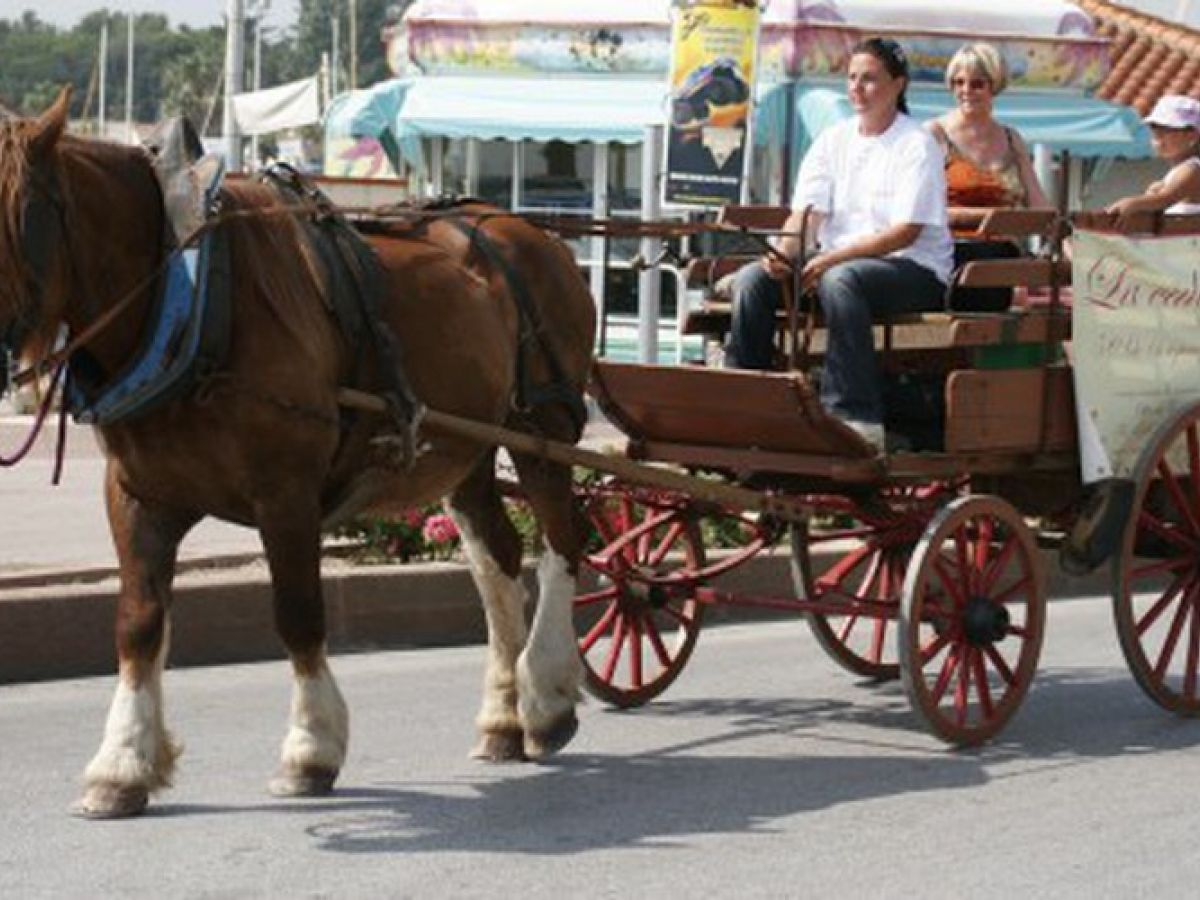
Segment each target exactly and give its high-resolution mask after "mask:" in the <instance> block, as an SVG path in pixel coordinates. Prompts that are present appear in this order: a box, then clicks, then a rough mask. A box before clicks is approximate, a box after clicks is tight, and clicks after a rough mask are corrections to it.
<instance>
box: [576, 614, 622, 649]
mask: <svg viewBox="0 0 1200 900" xmlns="http://www.w3.org/2000/svg"><path fill="white" fill-rule="evenodd" d="M617 609H618V607H617V604H615V603H614V604H612V605H611V606H610V607H609V608H608V609H606V610H605V611H604V614H603V615H602V616H600V618H599V619H598V620H597V621H596V624H595V625H593V626H592V627H591V628H590V629H589V630H588V633H587V634H585V635H584V636H583V637H582V638H581V639H580V641H579V650H580V652H582V653H588V652H589V651H590V650H591V649H592V648H593V647H594V646H596V641H598V640H600V636H601V635H602V634H604V632H606V631H608V629H609V626H611V625H612V623H613V620H614V619H616V618H617Z"/></svg>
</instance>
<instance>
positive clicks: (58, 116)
mask: <svg viewBox="0 0 1200 900" xmlns="http://www.w3.org/2000/svg"><path fill="white" fill-rule="evenodd" d="M70 101H71V89H70V88H69V87H67V88H64V89H63V90H62V91H61V92H60V93H59V95H58V98H57V99H56V100H55V101H54V103H53V104H51V106H50V108H49V109H47V110H46V111H45V112H44V113H42V115H40V116H38V117H37V118H34V119H23V118H17V117H8V118H5V119H3V120H0V342H3V343H5V344H7V345H8V347H9V348H11V350H12V351H13V352H14V353H20V352H21V351H22V350H28V349H30V347H29V345H31V344H32V345H39V346H40V345H45V344H47V343H49V342H50V341H52V340H53V337H54V335H53V332H54V330H55V326H56V324H57V322H58V321H59V320H60V318H61V315H62V310H61V307H59V308H55V306H56V304H61V292H58V291H53V290H51V283H52V281H53V279H54V276H55V269H56V266H57V262H58V260H57V256H58V254H59V253H60V252H61V248H62V246H63V245H64V241H63V240H62V238H63V234H62V228H63V224H64V223H63V215H62V212H63V199H62V189H61V181H60V178H59V175H58V173H57V162H56V150H57V147H58V144H59V141H60V140H61V138H62V136H63V133H64V131H65V129H66V123H67V113H68V110H69V108H70ZM56 295H57V296H56Z"/></svg>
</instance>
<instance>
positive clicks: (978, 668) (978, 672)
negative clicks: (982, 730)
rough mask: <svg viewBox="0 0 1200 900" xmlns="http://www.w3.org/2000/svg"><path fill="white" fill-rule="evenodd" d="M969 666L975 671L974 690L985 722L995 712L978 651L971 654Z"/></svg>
mask: <svg viewBox="0 0 1200 900" xmlns="http://www.w3.org/2000/svg"><path fill="white" fill-rule="evenodd" d="M971 666H972V668H973V669H974V671H975V690H976V692H977V693H978V694H979V707H980V709H982V710H983V718H984V720H985V721H986V720H988V719H990V718H991V717H992V716H993V715H995V714H996V710H995V707H994V706H992V690H991V688H990V687H988V678H987V669H986V665H985V663H984V660H983V654H982V653H981V652H980V651H979V650H976V651H975V652H974V653H972V654H971Z"/></svg>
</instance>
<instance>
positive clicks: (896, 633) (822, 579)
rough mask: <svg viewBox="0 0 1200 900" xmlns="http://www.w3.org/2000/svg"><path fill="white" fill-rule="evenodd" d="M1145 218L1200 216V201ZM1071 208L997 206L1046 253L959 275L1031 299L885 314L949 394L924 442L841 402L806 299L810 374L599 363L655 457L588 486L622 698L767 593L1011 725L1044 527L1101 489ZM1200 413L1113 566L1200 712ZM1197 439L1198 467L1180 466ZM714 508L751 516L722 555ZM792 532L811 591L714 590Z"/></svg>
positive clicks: (787, 328)
mask: <svg viewBox="0 0 1200 900" xmlns="http://www.w3.org/2000/svg"><path fill="white" fill-rule="evenodd" d="M735 215H736V214H735ZM767 215H768V216H770V215H774V219H773V220H772V219H768V221H767V222H766V223H764V221H763V218H762V216H763V213H762V211H757V212H755V213H753V214H752V215H750V216H747V217H746V218H744V219H740V220H739V219H737V218H733V219H729V218H727V225H732V226H733V227H740V228H750V227H751V226H761V225H763V224H766V225H767V226H768V228H769V229H771V228H774V229H777V228H778V227H779V213H778V211H774V212H773V213H772V212H768V213H767ZM1089 223H1090V224H1092V225H1096V224H1101V225H1104V224H1106V223H1105V221H1104V219H1103V217H1100V218H1097V217H1092V218H1091V219H1090V220H1089ZM1107 224H1111V223H1107ZM1134 224H1135V225H1142V226H1145V227H1146V228H1153V229H1155V230H1156V231H1157V232H1158V233H1163V232H1164V231H1169V232H1174V233H1178V232H1180V231H1181V230H1182V231H1187V230H1188V229H1190V230H1191V232H1200V221H1190V222H1184V221H1174V222H1168V223H1165V224H1164V222H1163V221H1162V220H1161V218H1160V220H1159V221H1147V222H1145V223H1134ZM1065 226H1066V223H1065V222H1064V221H1063V220H1062V219H1061V218H1060V217H1059V216H1058V215H1056V214H1055V213H1054V212H1053V211H1049V210H1044V211H1043V210H1022V211H1014V210H1004V211H995V212H993V213H992V214H990V215H989V216H987V217H986V218H985V219H984V221H983V222H982V223H981V225H980V228H979V235H980V236H981V237H989V238H991V237H996V236H1000V235H1003V236H1005V237H1012V238H1016V239H1018V240H1022V241H1024V240H1026V239H1028V238H1031V237H1032V238H1033V239H1034V242H1035V243H1036V246H1037V252H1036V253H1034V254H1033V255H1029V256H1025V257H1023V258H1020V259H1009V260H989V261H983V262H972V263H969V264H967V265H966V266H964V267H963V268H961V269H960V270H959V271H958V272H957V273H956V283H957V284H960V285H962V286H963V287H1004V288H1011V289H1012V290H1013V293H1014V298H1015V299H1014V303H1013V305H1012V306H1011V307H1010V308H1009V309H1006V310H1004V311H1001V312H993V313H964V312H956V311H953V310H947V311H946V312H939V313H931V314H923V315H919V316H905V317H903V318H899V319H896V320H894V321H890V322H885V323H880V325H879V327H878V329H877V330H878V349H879V351H880V353H881V354H882V368H883V369H884V371H885V372H886V373H888V376H889V377H894V378H900V379H903V378H904V377H905V376H906V375H908V376H910V377H912V378H918V377H925V378H926V380H925V382H924V384H925V385H926V386H928V385H930V384H932V385H934V386H935V389H936V390H937V391H940V392H941V398H940V399H941V400H942V402H943V404H944V406H943V407H942V408H943V409H944V413H943V414H942V415H941V416H940V417H938V418H936V421H935V422H934V427H933V428H932V437H931V429H930V423H929V422H924V423H922V425H923V429H922V430H921V440H922V441H923V444H922V445H920V446H917V447H916V448H910V449H900V448H896V449H889V451H888V452H885V453H882V454H880V453H877V452H876V451H875V449H874V448H873V447H872V446H870V445H869V444H867V443H866V442H865V441H863V440H862V439H861V438H860V437H859V436H858V435H857V434H856V433H855V432H853V431H852V430H850V429H849V428H847V427H846V426H845V425H843V424H842V423H841V422H839V421H838V420H836V419H834V418H832V417H830V416H829V415H827V414H826V413H825V412H824V410H823V409H822V407H821V405H820V403H819V402H818V400H817V397H816V394H815V391H814V388H813V385H812V380H811V377H810V373H809V371H808V369H807V368H806V366H811V365H812V364H813V362H814V361H819V359H820V351H821V333H820V323H819V322H814V321H813V320H812V319H811V317H808V316H806V314H805V312H804V310H803V309H802V308H800V304H792V305H791V308H790V310H789V311H786V312H784V313H781V315H780V336H781V337H780V341H781V343H780V349H781V352H782V354H783V355H784V356H786V357H787V358H789V359H790V361H791V363H792V365H793V367H794V368H793V369H792V370H790V371H780V372H777V373H757V372H755V373H751V372H740V371H731V370H722V369H712V368H704V367H687V366H684V367H663V366H646V365H632V364H621V363H615V362H607V361H604V360H599V361H597V363H596V366H595V371H594V376H593V379H592V393H593V394H594V396H595V397H596V399H597V400H598V402H599V404H600V406H601V407H602V409H603V410H604V411H605V412H606V414H607V415H608V417H609V418H610V419H611V421H613V422H614V423H615V424H616V425H617V426H618V427H619V428H620V429H621V430H622V431H623V432H624V434H625V435H626V437H627V438H628V440H627V445H626V454H627V456H628V457H629V458H631V459H634V460H637V461H639V462H641V463H643V464H648V465H643V466H642V471H641V472H633V473H626V474H622V475H619V476H617V477H615V478H613V479H611V480H602V481H601V482H600V483H598V484H593V485H591V486H589V487H587V488H584V489H583V491H582V493H583V495H584V500H585V502H586V509H587V511H588V514H589V516H590V518H591V520H592V522H593V524H594V526H595V529H596V532H597V534H598V535H599V539H598V543H597V545H596V546H595V547H593V549H592V552H591V553H590V554H589V555H588V557H587V561H588V563H589V566H590V568H591V570H592V572H593V575H594V576H595V577H593V578H592V579H591V581H590V582H588V583H586V584H585V586H584V587H583V588H582V589H581V594H580V595H579V597H578V598H577V600H576V618H577V632H578V635H579V644H580V650H581V653H582V656H583V659H584V661H585V666H586V671H587V675H588V683H589V685H590V687H591V689H592V691H593V692H594V693H596V694H597V695H599V696H600V697H602V698H604V699H605V700H607V701H609V702H611V703H614V704H617V705H621V706H634V705H638V704H641V703H644V702H646V701H648V700H649V699H651V698H653V697H655V696H657V695H658V694H659V693H661V692H662V691H663V690H664V689H665V688H666V687H667V686H668V685H669V684H670V683H671V682H672V681H673V680H674V679H675V677H676V676H677V675H678V674H679V672H680V671H681V669H682V667H683V666H684V664H685V663H686V661H687V659H688V657H689V655H690V654H691V651H692V649H693V647H694V646H695V643H696V640H697V637H698V635H699V632H700V629H701V626H702V622H703V619H704V612H705V609H706V607H708V606H710V605H712V604H717V603H730V604H737V605H759V606H766V607H770V608H773V609H788V610H794V611H796V612H798V613H801V614H803V615H804V616H805V618H806V619H807V621H808V622H809V624H810V626H811V628H812V631H813V633H814V635H815V636H816V638H817V640H818V642H819V643H820V644H821V646H822V647H823V648H824V649H825V650H826V651H827V652H828V653H829V654H830V655H831V656H832V657H833V658H834V659H835V660H837V661H838V662H839V663H841V664H842V665H843V666H845V667H846V668H847V669H849V670H851V671H852V672H854V673H856V674H858V675H861V676H866V677H868V678H871V679H881V680H882V679H891V678H896V677H900V678H902V679H903V681H904V684H905V687H906V689H907V692H908V694H909V697H910V699H911V701H912V703H913V706H914V708H915V709H916V711H917V712H918V714H919V715H920V717H921V718H922V719H923V720H924V722H925V723H926V724H927V726H928V727H929V728H930V729H931V730H932V731H933V732H934V733H935V734H936V735H938V736H939V737H941V738H943V739H944V740H946V741H948V742H950V743H952V744H959V745H970V744H975V743H979V742H981V741H984V740H986V739H988V738H989V737H991V736H993V735H995V734H996V733H997V732H998V731H999V730H1000V729H1001V728H1002V727H1003V726H1004V725H1005V723H1006V722H1007V721H1008V719H1009V718H1010V717H1011V716H1012V715H1013V714H1014V713H1015V711H1016V709H1017V708H1018V707H1019V705H1020V703H1021V700H1022V698H1023V697H1024V695H1025V693H1026V692H1027V690H1028V688H1029V685H1030V683H1031V681H1032V678H1033V675H1034V671H1035V669H1036V665H1037V660H1038V656H1039V653H1040V648H1041V644H1042V638H1043V633H1044V624H1045V618H1046V614H1045V603H1046V597H1045V588H1044V577H1043V572H1042V571H1041V569H1042V559H1043V554H1042V553H1041V552H1039V547H1040V546H1044V545H1045V544H1046V543H1047V542H1048V541H1053V540H1055V539H1060V538H1061V535H1062V532H1063V530H1064V529H1067V528H1069V527H1070V526H1071V525H1072V524H1073V522H1074V521H1075V520H1076V518H1077V516H1078V514H1079V507H1080V501H1081V498H1082V497H1083V492H1082V484H1081V479H1080V469H1079V451H1078V448H1077V446H1076V442H1077V437H1076V431H1077V430H1076V421H1075V415H1076V413H1075V399H1074V391H1073V380H1072V367H1071V363H1070V359H1069V355H1068V354H1069V349H1068V350H1066V351H1064V346H1066V347H1068V348H1069V344H1066V345H1065V344H1064V342H1069V340H1070V337H1071V310H1070V265H1069V263H1068V262H1066V261H1065V260H1064V257H1063V252H1062V247H1063V244H1062V236H1063V234H1064V232H1065V230H1066V227H1065ZM722 267H724V268H725V269H727V268H728V267H729V264H728V263H727V262H726V261H724V260H712V259H710V260H705V261H703V262H701V263H700V264H698V265H697V266H695V267H694V269H695V270H696V271H699V272H700V273H701V277H703V278H705V279H708V280H709V282H710V283H711V282H714V281H715V280H716V279H715V277H713V276H714V275H716V276H719V275H720V274H722V273H723V271H724V269H723V268H722ZM722 317H725V318H724V319H723V318H722ZM727 317H728V309H727V308H722V306H721V301H720V300H712V301H710V302H707V303H706V304H705V306H703V307H701V308H700V309H699V310H698V311H697V313H696V314H695V315H694V316H693V318H692V320H691V327H692V329H693V330H701V331H708V332H718V331H720V330H721V328H722V327H723V325H724V323H725V321H727ZM796 367H798V368H796ZM1197 393H1198V394H1200V390H1198V391H1197ZM1198 422H1200V406H1188V407H1187V408H1185V409H1184V410H1183V411H1182V412H1180V413H1178V414H1177V415H1175V416H1173V417H1172V418H1171V419H1170V421H1166V422H1163V423H1161V425H1162V427H1161V430H1160V432H1159V434H1158V435H1157V437H1156V438H1155V439H1154V440H1153V441H1151V442H1150V446H1148V447H1147V448H1146V449H1145V451H1144V454H1143V459H1142V460H1141V462H1140V463H1139V465H1138V475H1137V481H1138V488H1137V494H1136V497H1137V499H1136V502H1135V504H1134V509H1133V511H1132V512H1131V514H1130V515H1129V516H1128V518H1127V521H1125V522H1124V534H1123V539H1122V540H1121V543H1120V547H1119V548H1118V549H1117V551H1116V552H1115V553H1114V554H1113V557H1112V561H1111V563H1110V564H1111V566H1112V567H1113V574H1114V602H1115V611H1116V621H1117V627H1118V631H1119V633H1120V635H1121V642H1122V646H1123V648H1124V650H1125V653H1126V656H1127V658H1128V660H1129V663H1130V666H1131V669H1132V670H1133V673H1134V675H1135V677H1136V678H1137V680H1138V682H1139V684H1140V685H1141V686H1142V687H1143V688H1144V689H1145V690H1146V691H1147V693H1149V694H1150V696H1151V697H1152V698H1153V699H1155V700H1156V701H1157V702H1158V703H1160V704H1161V705H1163V706H1165V707H1167V708H1168V709H1171V710H1173V711H1175V712H1177V713H1182V714H1189V715H1190V714H1196V713H1198V712H1200V697H1198V696H1197V685H1196V681H1197V673H1198V670H1200V612H1198V611H1197V610H1198V609H1200V604H1197V601H1196V597H1197V596H1200V576H1198V575H1197V574H1196V566H1197V564H1200V550H1198V549H1197V548H1200V491H1196V490H1193V487H1192V486H1193V485H1200V450H1198V449H1197V447H1198V446H1200V441H1198V439H1197V423H1198ZM892 424H893V423H892V422H890V421H889V428H890V427H891V426H892ZM896 424H903V423H896ZM1181 443H1182V445H1183V446H1184V452H1183V458H1184V460H1185V461H1184V463H1183V464H1182V465H1183V468H1182V469H1180V468H1179V464H1178V463H1176V462H1171V461H1172V460H1178V459H1179V458H1180V453H1179V449H1178V448H1179V447H1180V445H1181ZM1172 448H1175V449H1172ZM679 468H682V469H683V470H686V471H687V472H689V473H691V474H692V475H693V476H695V477H694V478H693V479H692V481H691V483H690V484H687V483H685V484H683V486H682V487H680V486H679V484H678V483H675V482H671V483H663V482H659V481H658V480H657V479H656V477H655V476H654V474H653V473H656V472H663V471H666V470H676V469H679ZM646 473H650V474H649V475H647V474H646ZM628 474H632V477H627V475H628ZM718 485H719V486H721V488H727V489H728V492H723V491H722V490H718V489H717V487H716V486H718ZM1164 497H1165V498H1166V500H1164V499H1163V498H1164ZM706 522H707V523H710V525H709V526H708V527H709V528H710V530H711V529H712V528H713V527H714V526H713V525H712V524H711V523H716V526H715V527H716V528H718V529H721V530H723V531H724V532H725V533H726V535H727V536H728V535H729V534H733V535H736V538H737V539H736V540H735V541H734V543H735V544H737V545H738V546H737V548H736V549H734V550H732V551H729V552H725V553H722V554H719V555H717V556H715V557H713V558H712V559H710V558H709V552H708V551H709V549H710V548H706V546H705V539H704V537H703V529H702V527H701V526H702V523H706ZM785 536H788V537H790V543H791V550H792V556H793V559H792V570H793V576H794V578H793V581H794V592H793V593H792V594H791V595H789V596H780V597H747V596H744V595H733V594H730V593H729V592H727V591H721V590H718V589H716V588H714V587H713V586H712V581H713V579H714V578H715V577H716V576H718V575H720V574H721V573H723V572H725V571H728V570H729V569H732V568H734V567H736V566H737V565H739V564H741V563H742V562H744V561H745V560H747V559H749V558H750V557H752V556H754V555H755V554H756V553H758V552H760V551H761V550H762V549H763V548H765V547H769V546H771V545H773V544H775V543H777V542H778V541H779V540H780V539H785ZM1148 536H1149V537H1154V538H1157V539H1156V540H1147V537H1148ZM819 561H823V563H824V568H821V567H820V566H819V565H818V562H819ZM1135 598H1137V599H1136V600H1135ZM1147 598H1148V599H1147ZM1166 613H1170V615H1166ZM1163 622H1167V623H1169V624H1167V625H1166V626H1165V627H1162V628H1160V627H1159V626H1160V625H1161V624H1162V623H1163ZM1185 625H1188V626H1190V631H1189V636H1188V638H1187V639H1186V640H1181V634H1182V632H1183V630H1184V627H1185Z"/></svg>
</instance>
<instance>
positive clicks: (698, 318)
mask: <svg viewBox="0 0 1200 900" xmlns="http://www.w3.org/2000/svg"><path fill="white" fill-rule="evenodd" d="M787 212H788V211H787V209H786V208H784V207H744V206H742V207H727V208H726V213H725V214H724V215H723V216H722V219H721V222H722V223H725V222H728V223H731V224H732V225H733V226H735V227H739V228H745V229H750V228H752V227H763V228H769V229H771V230H778V228H779V227H780V226H781V225H782V224H783V219H785V218H786V216H787ZM1058 223H1059V220H1058V217H1057V214H1056V213H1055V212H1054V210H1048V209H1001V210H991V211H989V212H988V213H986V214H985V215H984V216H983V219H982V221H981V223H980V225H979V228H978V229H977V231H976V236H977V237H978V238H979V239H981V240H997V239H1009V238H1011V239H1025V238H1029V237H1038V238H1041V239H1043V240H1057V234H1056V233H1055V230H1056V229H1057V228H1058ZM756 258H757V257H756V256H753V255H746V254H730V255H726V256H713V257H701V258H698V259H695V260H692V261H691V262H690V263H689V265H688V268H687V283H688V285H689V286H690V287H693V288H701V289H703V290H704V293H705V297H704V300H703V301H702V303H701V304H700V305H699V306H697V307H696V308H694V309H690V310H689V311H688V313H687V315H686V316H685V317H684V321H683V324H682V327H681V330H682V331H683V333H684V334H694V335H702V336H706V337H709V338H711V339H713V340H715V341H721V340H723V339H724V336H725V335H726V334H728V332H729V328H730V325H731V322H732V313H731V307H730V303H729V298H728V296H723V292H722V291H721V289H720V281H721V279H722V278H724V277H725V276H726V275H728V274H730V273H732V272H735V271H737V269H739V268H740V267H741V266H743V265H745V264H746V263H747V262H751V261H753V260H754V259H756ZM953 283H954V285H955V286H956V287H958V288H1014V289H1016V293H1018V294H1019V295H1020V297H1021V299H1022V300H1023V299H1024V298H1025V297H1027V296H1029V295H1030V294H1031V293H1032V295H1034V296H1037V295H1038V294H1044V293H1045V292H1046V291H1048V290H1052V289H1055V288H1057V289H1063V288H1067V287H1069V286H1070V283H1071V266H1070V263H1069V262H1068V261H1066V260H1063V259H1057V260H1051V259H1048V258H1045V257H1019V258H1015V259H989V260H976V261H973V262H969V263H967V264H966V265H964V266H963V267H962V268H961V269H959V270H958V271H957V272H956V273H955V276H954V282H953ZM953 305H954V304H953V296H951V298H950V307H951V309H953ZM1033 305H1034V306H1043V307H1044V306H1045V305H1046V304H1045V303H1037V304H1033ZM778 320H779V322H780V326H781V328H786V321H787V315H786V313H785V312H784V311H783V310H781V311H780V312H779V314H778ZM815 324H816V325H817V327H818V328H819V327H820V325H821V323H820V321H819V319H818V321H817V322H816V323H815ZM879 324H880V325H881V326H883V328H884V329H885V330H887V331H889V332H890V333H889V334H887V335H886V336H885V338H884V344H885V345H886V346H889V347H891V346H922V345H924V346H933V347H974V346H984V345H991V344H1022V343H1037V342H1042V341H1046V340H1051V341H1060V340H1068V339H1069V338H1070V316H1069V314H1068V311H1067V310H1065V309H1060V310H1058V311H1057V312H1056V313H1055V315H1054V316H1053V317H1051V316H1050V315H1049V314H1048V313H1047V312H1046V311H1044V310H1042V311H1040V312H1038V313H1036V314H1035V313H1034V312H1033V311H1032V310H1030V309H1021V308H1017V307H1015V306H1014V307H1013V308H1010V309H1009V310H1007V311H1003V312H998V313H974V312H958V311H954V312H944V313H943V312H939V313H922V314H910V315H900V316H894V317H891V318H889V319H888V320H886V321H883V322H880V323H879ZM939 328H940V329H944V330H945V331H946V333H945V334H944V335H939V334H938V333H937V329H939ZM1048 332H1049V333H1048Z"/></svg>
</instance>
